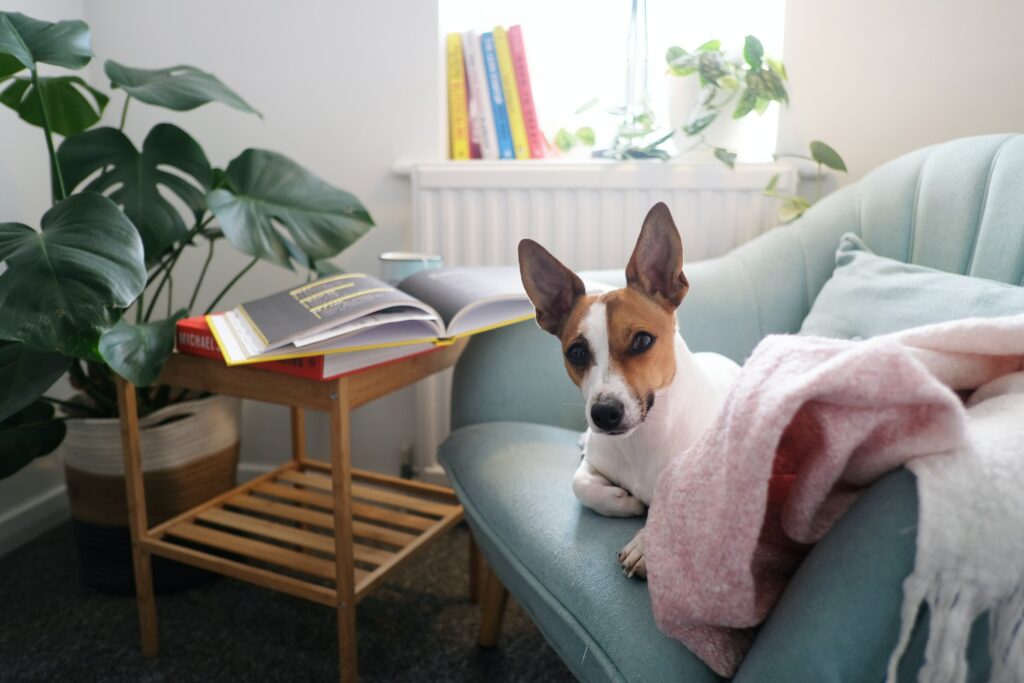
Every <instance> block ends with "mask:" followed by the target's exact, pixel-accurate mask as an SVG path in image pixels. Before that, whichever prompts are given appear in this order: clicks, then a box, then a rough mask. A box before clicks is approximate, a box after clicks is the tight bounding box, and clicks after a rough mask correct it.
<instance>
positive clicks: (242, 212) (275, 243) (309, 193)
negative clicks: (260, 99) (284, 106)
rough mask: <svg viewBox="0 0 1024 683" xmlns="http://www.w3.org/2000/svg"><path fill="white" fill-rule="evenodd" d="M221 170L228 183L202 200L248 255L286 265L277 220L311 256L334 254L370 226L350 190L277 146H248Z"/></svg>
mask: <svg viewBox="0 0 1024 683" xmlns="http://www.w3.org/2000/svg"><path fill="white" fill-rule="evenodd" d="M226 175H227V180H228V184H229V187H227V188H222V189H217V190H213V191H212V192H210V193H209V194H208V195H207V196H206V201H207V204H208V205H209V207H210V209H211V210H212V211H213V212H214V214H216V216H217V220H218V221H219V222H220V225H221V227H222V228H223V230H224V235H225V237H227V238H228V241H229V242H231V244H233V245H234V246H235V248H236V249H238V250H239V251H242V252H244V253H246V254H249V255H251V256H256V257H258V258H261V259H264V260H267V261H271V262H272V263H276V264H278V265H281V266H284V267H286V268H291V262H290V257H289V254H288V249H287V246H286V245H285V243H284V239H283V238H282V235H281V234H280V233H279V229H280V228H279V226H281V227H283V228H284V230H285V231H287V233H288V234H289V235H290V236H291V238H292V240H294V242H295V244H296V245H297V246H298V247H299V248H300V249H301V250H302V251H303V253H305V254H306V255H307V256H308V257H309V259H310V260H311V261H318V260H321V259H326V258H332V257H333V256H336V255H337V254H339V253H340V252H342V251H343V250H344V249H346V248H347V247H348V246H349V245H351V244H352V243H353V242H355V241H356V240H357V239H359V238H360V237H362V236H363V235H364V234H366V232H367V231H368V230H369V229H370V228H371V227H373V220H372V219H371V218H370V214H369V213H368V212H367V211H366V209H365V208H364V207H363V205H362V204H361V203H360V201H359V200H358V199H356V198H355V197H354V196H353V195H351V194H349V193H348V192H345V191H344V190H341V189H338V188H336V187H333V186H331V185H328V184H327V183H326V182H324V181H323V180H321V179H320V178H318V177H317V176H315V175H313V174H312V173H310V172H309V171H307V170H306V169H304V168H303V167H302V166H299V165H298V164H297V163H295V162H294V161H292V160H291V159H289V158H287V157H285V156H283V155H281V154H278V153H276V152H269V151H267V150H260V149H247V150H245V151H244V152H242V153H241V154H240V155H239V156H238V157H236V158H235V159H233V160H232V161H231V163H230V164H228V167H227V172H226Z"/></svg>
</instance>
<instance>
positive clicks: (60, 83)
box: [0, 76, 109, 137]
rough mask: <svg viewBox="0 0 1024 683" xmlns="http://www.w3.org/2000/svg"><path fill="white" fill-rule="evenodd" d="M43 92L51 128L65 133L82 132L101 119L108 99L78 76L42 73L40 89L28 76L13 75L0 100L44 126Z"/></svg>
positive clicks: (24, 119) (27, 118) (34, 124)
mask: <svg viewBox="0 0 1024 683" xmlns="http://www.w3.org/2000/svg"><path fill="white" fill-rule="evenodd" d="M40 93H42V97H43V100H44V101H45V102H46V112H47V114H49V117H50V128H51V130H53V132H55V133H58V134H60V135H63V136H64V137H68V136H71V135H75V134H77V133H81V132H82V131H83V130H85V129H86V128H89V127H90V126H92V125H94V124H95V123H96V122H97V121H99V120H100V117H101V116H103V110H104V109H106V107H107V102H108V101H109V98H108V97H107V96H106V95H104V94H103V93H101V92H100V91H99V90H96V89H95V88H93V87H92V86H90V85H89V84H88V83H86V82H85V81H83V80H82V79H81V78H79V77H78V76H55V77H42V76H40V77H39V88H38V89H37V88H36V87H35V86H34V85H33V84H32V81H30V80H29V79H27V78H17V79H14V80H13V81H11V83H10V84H9V85H8V86H7V87H6V88H5V89H4V91H3V92H2V93H0V102H2V103H3V104H5V105H7V106H8V107H10V108H11V109H13V110H14V111H16V112H18V116H20V117H21V119H22V120H23V121H26V122H27V123H31V124H32V125H33V126H39V127H42V125H43V115H42V110H41V109H40V107H39V94H40Z"/></svg>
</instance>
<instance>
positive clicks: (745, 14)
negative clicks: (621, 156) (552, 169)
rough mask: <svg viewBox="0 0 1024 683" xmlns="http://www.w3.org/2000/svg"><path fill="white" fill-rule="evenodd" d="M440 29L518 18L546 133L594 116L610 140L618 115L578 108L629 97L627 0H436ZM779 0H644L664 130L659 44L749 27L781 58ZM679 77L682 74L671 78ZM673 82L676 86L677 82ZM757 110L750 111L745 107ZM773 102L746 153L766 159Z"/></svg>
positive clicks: (733, 41)
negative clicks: (580, 111) (580, 112)
mask: <svg viewBox="0 0 1024 683" xmlns="http://www.w3.org/2000/svg"><path fill="white" fill-rule="evenodd" d="M439 2H440V16H439V25H440V29H441V33H442V35H443V34H445V33H448V32H452V31H458V32H461V31H466V30H470V29H472V30H476V31H478V32H484V31H489V30H491V28H493V27H494V26H495V25H503V26H506V27H507V26H510V25H512V24H521V25H522V27H523V36H524V42H525V43H526V53H527V59H528V61H529V65H530V77H531V80H532V82H533V88H534V101H535V102H536V105H537V112H538V118H539V119H540V124H541V129H542V130H543V131H544V134H545V135H546V136H547V137H548V139H551V137H552V136H553V134H554V133H555V132H556V131H557V130H558V129H559V128H561V127H565V128H569V129H574V128H577V127H579V126H581V125H591V126H593V127H594V129H595V131H597V133H598V142H599V143H601V142H602V141H604V142H607V141H608V139H609V136H610V135H611V133H612V132H613V130H614V128H615V126H616V125H617V123H618V120H617V119H616V118H615V117H613V116H611V115H607V114H603V113H601V112H600V111H598V110H596V109H595V110H594V111H593V112H591V113H588V114H584V115H579V116H577V115H575V114H574V112H575V111H576V110H577V109H578V108H579V107H580V105H582V104H584V103H586V102H588V101H590V100H592V99H593V98H595V97H598V98H600V102H601V106H602V107H613V106H621V105H622V103H623V100H624V98H625V94H624V93H625V68H626V39H627V34H628V30H629V19H630V10H631V7H632V2H631V0H614V1H613V0H439ZM784 11H785V0H726V1H720V2H680V1H678V0H648V2H647V44H648V59H647V62H648V93H649V101H650V104H651V107H652V109H653V111H654V113H655V119H656V123H657V124H658V125H659V126H660V127H664V128H665V130H667V129H668V128H667V126H668V111H669V104H668V102H669V94H670V90H672V88H670V82H671V80H672V79H673V78H674V77H671V76H667V75H666V74H665V70H666V65H665V50H666V49H667V48H668V47H669V46H671V45H679V46H682V47H684V48H686V49H688V50H692V49H694V48H695V47H697V46H698V45H700V44H701V43H703V42H705V41H706V40H710V39H712V38H718V39H720V40H721V41H722V44H723V46H724V47H726V48H727V49H736V50H737V51H739V50H740V49H742V47H743V38H744V36H746V35H747V34H754V35H756V36H757V37H758V38H760V39H761V41H762V43H763V44H764V47H765V51H766V52H767V53H768V54H771V55H774V56H777V57H779V58H781V57H782V56H783V55H782V37H783V23H784ZM675 80H678V79H675ZM676 90H678V86H677V87H676ZM751 118H752V119H753V118H756V115H751ZM777 122H778V105H774V104H773V105H772V106H771V107H770V108H769V110H768V112H767V113H766V114H765V115H764V116H763V117H762V118H761V119H760V120H758V121H756V122H752V123H750V124H749V125H747V126H745V128H747V129H749V130H745V131H744V132H745V135H744V137H743V139H742V141H741V143H740V150H739V151H740V154H741V159H743V160H763V159H764V158H765V157H768V158H770V156H771V153H772V152H774V151H775V142H776V137H777V128H778V125H777Z"/></svg>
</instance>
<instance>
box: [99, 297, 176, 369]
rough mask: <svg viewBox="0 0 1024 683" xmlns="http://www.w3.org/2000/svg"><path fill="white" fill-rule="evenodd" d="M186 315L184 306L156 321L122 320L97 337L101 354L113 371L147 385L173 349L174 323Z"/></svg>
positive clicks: (161, 367)
mask: <svg viewBox="0 0 1024 683" xmlns="http://www.w3.org/2000/svg"><path fill="white" fill-rule="evenodd" d="M186 315H188V311H187V310H185V309H184V308H183V309H181V310H180V311H178V312H177V313H175V314H174V315H173V316H172V317H170V318H168V319H167V320H161V321H159V322H155V323H142V324H139V325H133V324H131V323H129V322H126V321H124V320H122V321H121V322H119V323H117V324H116V325H114V326H113V327H111V328H110V329H109V330H107V331H106V332H104V333H103V336H102V337H100V354H102V356H103V360H105V361H107V365H109V366H110V367H111V368H113V369H114V372H116V373H117V374H119V375H121V376H122V377H124V378H125V379H127V380H128V381H130V382H131V383H132V384H134V385H135V386H138V387H148V386H149V385H150V384H152V383H153V382H155V381H156V379H157V377H159V376H160V370H162V369H163V367H164V361H166V360H167V356H169V355H170V354H171V351H173V350H174V326H175V324H176V323H177V322H178V321H179V320H181V319H182V318H184V317H185V316H186Z"/></svg>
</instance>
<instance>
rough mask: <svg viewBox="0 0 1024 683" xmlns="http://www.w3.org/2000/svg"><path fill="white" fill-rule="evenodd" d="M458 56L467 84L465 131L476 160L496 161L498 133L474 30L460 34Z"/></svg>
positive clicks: (482, 57)
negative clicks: (463, 62)
mask: <svg viewBox="0 0 1024 683" xmlns="http://www.w3.org/2000/svg"><path fill="white" fill-rule="evenodd" d="M462 53H463V55H464V56H465V58H466V83H467V84H468V85H469V88H468V90H469V130H470V133H471V135H470V138H471V139H475V140H476V142H477V146H478V148H479V152H480V154H479V158H481V159H497V158H499V152H498V132H497V129H496V128H495V126H494V113H493V110H492V108H491V93H490V89H489V86H488V84H487V65H486V64H484V54H483V49H482V48H481V46H480V36H479V35H477V33H476V31H466V32H465V33H463V34H462Z"/></svg>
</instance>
